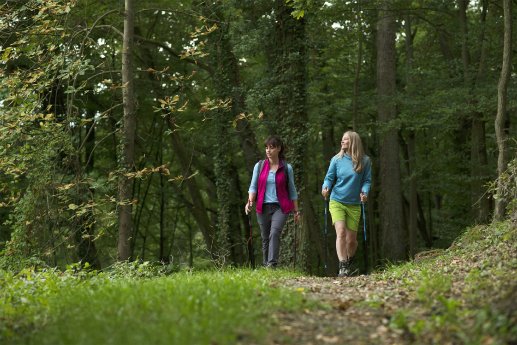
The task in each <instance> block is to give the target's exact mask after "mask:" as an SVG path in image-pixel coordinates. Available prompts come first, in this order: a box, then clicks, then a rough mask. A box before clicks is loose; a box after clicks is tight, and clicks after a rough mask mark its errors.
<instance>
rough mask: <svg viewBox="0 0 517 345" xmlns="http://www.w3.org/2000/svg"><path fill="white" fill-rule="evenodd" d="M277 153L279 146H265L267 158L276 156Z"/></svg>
mask: <svg viewBox="0 0 517 345" xmlns="http://www.w3.org/2000/svg"><path fill="white" fill-rule="evenodd" d="M279 153H280V147H276V146H273V145H269V146H266V156H267V158H278V154H279Z"/></svg>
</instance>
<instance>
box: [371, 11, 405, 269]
mask: <svg viewBox="0 0 517 345" xmlns="http://www.w3.org/2000/svg"><path fill="white" fill-rule="evenodd" d="M389 3H390V2H388V1H383V2H382V4H381V9H380V11H379V19H378V22H377V93H378V105H377V107H378V119H379V122H380V125H381V127H380V128H381V130H382V131H383V133H382V134H381V143H380V155H379V157H380V158H379V159H380V180H381V181H380V182H381V193H380V198H381V201H380V205H381V212H380V214H381V228H382V238H383V254H384V255H383V256H384V258H385V259H388V260H394V261H398V260H403V259H405V258H406V256H407V255H406V236H405V233H406V232H405V230H404V222H403V219H404V218H403V209H402V191H401V182H400V158H399V143H398V134H397V128H395V127H394V125H393V120H394V119H395V118H396V113H397V110H396V105H395V97H396V50H395V31H396V27H395V16H394V12H393V11H392V9H391V8H390V5H389Z"/></svg>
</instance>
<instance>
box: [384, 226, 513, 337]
mask: <svg viewBox="0 0 517 345" xmlns="http://www.w3.org/2000/svg"><path fill="white" fill-rule="evenodd" d="M516 272H517V228H516V227H515V224H512V223H511V222H510V221H508V222H503V223H497V224H492V225H490V226H477V227H473V228H471V229H468V230H467V231H466V232H465V233H464V234H463V235H462V236H461V237H460V238H458V240H456V242H455V243H453V245H452V246H451V247H450V248H449V249H448V250H446V251H445V252H444V253H443V254H441V255H440V256H435V257H432V258H430V259H425V260H422V261H419V262H415V261H413V262H408V263H406V264H403V265H399V266H393V267H391V268H390V269H388V270H386V271H384V272H382V273H380V274H379V275H378V276H377V278H376V279H382V280H392V281H397V282H399V284H400V286H401V288H404V289H405V290H406V291H408V292H409V293H410V294H411V296H412V303H411V305H410V306H405V307H404V308H400V309H398V310H397V311H396V312H395V313H394V315H393V316H392V317H391V323H390V327H391V328H392V329H393V330H403V331H404V332H406V333H407V334H408V337H409V338H410V339H412V341H413V342H415V343H422V344H424V343H425V344H439V343H452V344H456V343H458V344H473V345H475V344H508V343H511V342H512V341H516V340H517V311H516V309H515V298H516V297H517V283H516V281H515V276H516Z"/></svg>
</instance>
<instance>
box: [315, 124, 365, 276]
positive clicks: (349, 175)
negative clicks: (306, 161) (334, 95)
mask: <svg viewBox="0 0 517 345" xmlns="http://www.w3.org/2000/svg"><path fill="white" fill-rule="evenodd" d="M371 176H372V172H371V162H370V158H369V157H368V156H366V155H365V154H364V150H363V144H362V142H361V138H360V137H359V134H357V133H356V132H353V131H348V132H346V133H345V134H343V138H342V139H341V150H340V151H339V152H338V153H337V154H336V155H335V156H334V157H333V158H332V159H331V161H330V166H329V170H328V171H327V175H326V176H325V181H323V186H322V187H321V194H322V195H323V197H324V198H325V200H326V199H327V198H328V196H329V194H330V203H329V211H330V215H331V216H332V223H333V224H334V226H335V228H336V251H337V256H338V259H339V273H338V276H339V277H348V276H351V275H354V274H355V273H356V272H357V269H356V268H355V267H354V265H353V262H354V255H355V252H356V250H357V230H358V228H359V220H360V218H361V203H364V202H366V200H368V192H369V191H370V185H371ZM330 189H332V193H330Z"/></svg>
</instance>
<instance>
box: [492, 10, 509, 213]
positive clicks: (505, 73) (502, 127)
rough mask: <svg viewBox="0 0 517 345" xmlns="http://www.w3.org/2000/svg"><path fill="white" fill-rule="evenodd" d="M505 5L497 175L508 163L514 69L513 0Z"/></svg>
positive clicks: (501, 201) (502, 202) (501, 208)
mask: <svg viewBox="0 0 517 345" xmlns="http://www.w3.org/2000/svg"><path fill="white" fill-rule="evenodd" d="M503 7H504V48H503V66H502V68H501V76H500V78H499V84H498V85H497V115H496V118H495V135H496V139H497V148H498V150H499V155H498V156H497V175H498V176H501V174H502V173H503V172H504V171H505V170H506V166H507V164H508V142H507V141H508V127H507V126H506V123H507V118H508V114H507V109H506V107H507V103H508V82H509V80H510V74H511V71H512V65H511V62H512V60H511V59H512V0H503ZM501 183H502V181H501V180H498V182H497V189H498V195H497V196H498V198H497V199H496V200H495V212H494V220H497V221H501V220H503V219H504V218H505V215H506V207H507V205H508V200H506V199H505V198H504V197H503V196H502V195H501V194H500V191H501V189H502V188H503V186H502V185H501Z"/></svg>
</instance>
